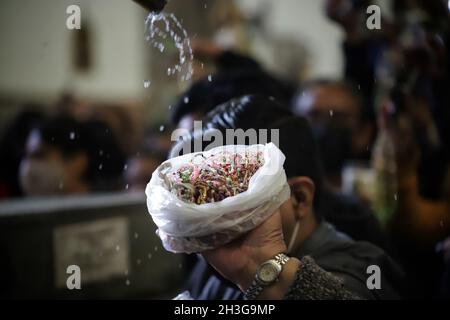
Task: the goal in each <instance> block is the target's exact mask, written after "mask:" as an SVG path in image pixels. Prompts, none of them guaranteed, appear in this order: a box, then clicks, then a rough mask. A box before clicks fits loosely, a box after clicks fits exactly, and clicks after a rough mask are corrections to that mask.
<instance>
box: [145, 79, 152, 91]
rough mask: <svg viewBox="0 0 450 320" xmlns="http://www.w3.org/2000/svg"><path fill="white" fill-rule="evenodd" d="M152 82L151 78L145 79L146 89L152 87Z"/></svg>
mask: <svg viewBox="0 0 450 320" xmlns="http://www.w3.org/2000/svg"><path fill="white" fill-rule="evenodd" d="M151 83H152V82H151V81H150V80H145V81H144V88H146V89H148V88H150V84H151Z"/></svg>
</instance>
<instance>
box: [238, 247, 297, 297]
mask: <svg viewBox="0 0 450 320" xmlns="http://www.w3.org/2000/svg"><path fill="white" fill-rule="evenodd" d="M289 259H290V257H289V256H287V255H286V254H284V253H279V254H277V255H276V256H275V257H273V258H272V259H270V260H274V261H276V263H278V264H279V265H280V266H281V267H283V266H284V265H285V264H286V262H288V260H289ZM270 260H268V261H270ZM266 262H267V261H266ZM266 262H264V263H266ZM264 263H263V264H264ZM280 273H281V272H280ZM270 284H272V283H270ZM270 284H265V283H263V282H261V281H260V280H259V278H258V274H256V275H255V278H254V279H253V281H252V284H251V285H250V287H249V288H248V289H247V290H246V291H245V292H244V297H245V299H247V300H254V299H256V297H258V296H259V295H260V294H261V292H262V291H263V290H264V288H265V287H266V286H268V285H270Z"/></svg>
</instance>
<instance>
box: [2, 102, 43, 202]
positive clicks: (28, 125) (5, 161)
mask: <svg viewBox="0 0 450 320" xmlns="http://www.w3.org/2000/svg"><path fill="white" fill-rule="evenodd" d="M20 109H21V110H20V111H19V112H18V113H17V114H16V115H15V116H14V118H13V120H12V121H11V122H10V123H9V124H8V125H7V126H6V128H5V129H4V131H3V132H2V137H1V139H0V154H1V157H0V199H7V198H15V197H20V196H22V195H23V190H22V188H21V186H20V182H19V179H18V177H19V164H20V160H21V159H22V157H23V156H24V154H25V145H26V141H27V138H28V136H29V134H30V132H31V130H32V129H33V128H35V127H36V126H38V125H39V124H40V123H41V122H42V121H44V119H45V117H46V115H45V113H44V112H43V111H42V110H43V109H44V107H43V106H41V105H38V104H32V103H30V104H25V105H23V106H22V107H20Z"/></svg>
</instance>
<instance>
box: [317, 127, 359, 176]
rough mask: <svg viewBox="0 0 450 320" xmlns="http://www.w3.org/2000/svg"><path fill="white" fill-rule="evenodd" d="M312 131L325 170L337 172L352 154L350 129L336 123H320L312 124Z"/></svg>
mask: <svg viewBox="0 0 450 320" xmlns="http://www.w3.org/2000/svg"><path fill="white" fill-rule="evenodd" d="M313 131H314V135H315V137H316V139H317V142H318V144H319V150H320V154H321V158H322V163H323V165H324V169H325V172H326V173H331V174H336V173H338V174H339V173H340V172H341V170H342V168H343V166H344V164H345V162H346V161H347V160H348V159H349V158H350V157H351V154H352V135H351V130H350V129H348V128H346V127H344V126H342V125H338V124H325V125H323V124H322V125H314V126H313Z"/></svg>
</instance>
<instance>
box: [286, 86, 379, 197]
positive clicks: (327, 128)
mask: <svg viewBox="0 0 450 320" xmlns="http://www.w3.org/2000/svg"><path fill="white" fill-rule="evenodd" d="M292 108H293V111H294V113H295V114H297V115H299V116H304V117H306V118H307V119H308V120H309V121H310V123H311V126H312V129H313V131H314V134H315V137H316V139H317V141H318V144H319V150H320V153H321V158H322V161H323V165H324V170H325V174H326V177H327V181H328V182H329V183H330V185H331V186H332V187H334V188H335V189H336V190H340V188H341V173H342V169H343V167H344V165H345V164H346V162H348V161H351V160H353V161H356V160H360V161H368V160H369V158H370V149H371V144H372V143H373V139H374V136H375V126H374V124H373V122H371V118H370V116H368V112H367V111H366V110H365V108H364V106H363V101H362V99H361V97H360V95H359V94H358V93H357V90H356V88H354V87H353V86H352V85H351V84H349V83H346V82H342V81H333V80H325V79H321V80H316V81H311V82H309V83H306V84H305V85H304V86H303V89H302V91H301V93H300V94H298V96H297V97H296V98H295V99H294V100H293V106H292Z"/></svg>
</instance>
